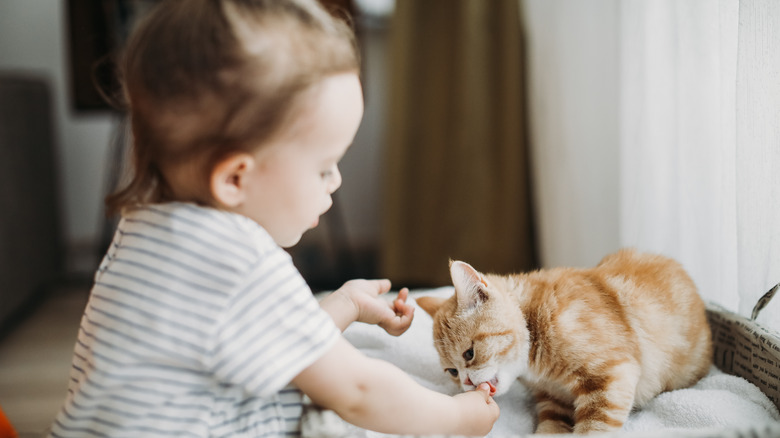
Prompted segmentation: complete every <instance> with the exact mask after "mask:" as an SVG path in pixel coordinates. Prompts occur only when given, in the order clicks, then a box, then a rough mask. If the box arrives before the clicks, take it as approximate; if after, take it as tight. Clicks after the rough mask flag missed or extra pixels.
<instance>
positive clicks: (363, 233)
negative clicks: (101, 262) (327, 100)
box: [0, 0, 387, 273]
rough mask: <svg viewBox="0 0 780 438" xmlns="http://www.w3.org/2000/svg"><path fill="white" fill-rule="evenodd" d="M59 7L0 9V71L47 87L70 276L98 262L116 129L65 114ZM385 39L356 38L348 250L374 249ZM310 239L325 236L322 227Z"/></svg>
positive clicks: (379, 35) (107, 120)
mask: <svg viewBox="0 0 780 438" xmlns="http://www.w3.org/2000/svg"><path fill="white" fill-rule="evenodd" d="M66 6H67V3H66V1H65V0H49V1H43V0H34V1H31V0H2V1H0V69H2V70H12V71H21V72H26V73H30V74H34V75H36V76H42V77H44V78H47V79H48V80H49V81H50V83H51V86H52V92H53V102H54V106H55V108H54V111H55V117H54V121H55V127H54V131H55V137H56V143H57V144H56V148H57V156H58V157H57V159H58V161H57V163H58V173H59V174H58V175H57V178H58V180H59V184H58V190H59V191H60V193H59V196H60V199H61V208H62V213H61V217H62V220H63V224H62V232H63V235H64V239H65V245H66V247H67V248H68V250H69V257H68V265H69V269H70V270H71V271H77V272H84V273H91V271H92V270H93V269H94V263H96V259H95V258H96V257H97V256H98V254H97V252H96V251H97V246H98V244H99V243H100V237H101V234H100V233H101V227H102V226H103V222H102V218H103V213H102V208H103V197H104V196H105V190H106V189H105V186H106V183H105V181H106V179H107V177H108V175H106V169H107V168H108V160H109V159H110V157H109V152H110V143H111V138H112V135H113V131H114V129H115V126H116V125H117V121H116V120H113V119H112V117H111V116H110V115H109V114H105V113H91V114H89V113H88V114H82V113H76V112H75V111H74V110H73V109H72V105H71V100H70V88H69V76H68V75H69V66H68V29H67V8H66ZM386 34H387V30H386V29H384V28H382V27H381V26H379V27H374V28H370V29H366V30H365V32H364V38H363V48H364V50H363V56H364V69H365V73H364V80H365V84H364V85H365V96H366V111H365V117H364V120H363V124H362V125H361V127H360V130H359V132H358V134H357V137H356V139H355V142H354V146H353V147H352V149H351V150H350V152H349V153H348V154H347V156H345V158H344V160H343V161H342V163H341V170H342V174H343V177H344V185H343V187H342V189H341V190H340V191H339V195H338V202H339V208H340V209H341V213H342V216H343V223H344V225H345V226H346V228H347V230H348V235H347V237H348V238H349V243H350V245H351V246H352V247H357V248H368V247H371V246H375V245H376V244H377V242H378V239H379V237H378V235H379V226H380V225H379V223H380V217H381V211H380V208H381V202H380V199H379V198H380V194H381V185H380V181H381V159H382V148H383V143H384V139H383V136H384V128H383V126H384V125H383V118H384V106H383V104H384V101H385V95H384V90H385V87H384V81H385V79H384V69H385V66H384V52H385V50H384V46H385V44H386ZM20 184H23V181H20ZM318 232H319V233H321V234H328V232H329V231H328V229H327V227H322V230H318ZM327 237H328V236H325V238H327ZM311 240H314V241H316V240H317V236H314V237H312V239H311Z"/></svg>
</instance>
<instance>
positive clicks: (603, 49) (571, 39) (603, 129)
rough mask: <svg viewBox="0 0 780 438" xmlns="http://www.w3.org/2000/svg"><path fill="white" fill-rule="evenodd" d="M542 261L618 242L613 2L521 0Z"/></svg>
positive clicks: (579, 256)
mask: <svg viewBox="0 0 780 438" xmlns="http://www.w3.org/2000/svg"><path fill="white" fill-rule="evenodd" d="M521 6H522V12H521V14H522V19H523V24H524V28H525V32H526V34H525V42H526V47H527V56H528V64H527V65H528V69H529V70H528V81H529V83H528V89H529V93H530V96H529V99H530V102H529V115H530V130H531V143H532V145H533V147H532V152H531V155H532V163H533V172H534V196H535V202H536V208H537V214H536V218H537V230H538V240H537V242H538V246H539V255H540V258H541V263H542V265H543V266H592V265H595V264H596V263H597V262H598V261H599V260H600V259H601V258H602V257H603V256H604V255H605V254H608V253H609V252H612V251H614V250H615V249H617V248H618V247H619V236H620V235H619V220H618V218H619V214H618V213H619V211H618V208H619V193H620V192H619V169H618V166H619V154H618V144H619V130H618V106H619V96H618V80H619V77H618V71H619V70H618V46H617V41H618V38H617V36H618V2H617V0H592V1H588V2H583V1H578V0H557V1H548V0H521Z"/></svg>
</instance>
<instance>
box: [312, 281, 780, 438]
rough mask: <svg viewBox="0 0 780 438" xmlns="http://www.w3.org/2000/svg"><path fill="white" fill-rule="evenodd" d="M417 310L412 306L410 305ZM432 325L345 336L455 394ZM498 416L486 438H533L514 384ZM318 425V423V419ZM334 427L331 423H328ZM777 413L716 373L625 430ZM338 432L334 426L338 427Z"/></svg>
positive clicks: (719, 424)
mask: <svg viewBox="0 0 780 438" xmlns="http://www.w3.org/2000/svg"><path fill="white" fill-rule="evenodd" d="M452 293H454V290H453V288H452V287H443V288H438V289H427V290H418V291H415V292H413V293H411V294H410V297H411V299H410V301H411V302H414V298H416V297H420V296H428V295H431V296H440V297H448V296H450V295H451V294H452ZM414 305H415V306H416V303H414ZM432 325H433V321H432V319H431V317H430V316H429V315H428V314H427V313H426V312H425V311H424V310H422V309H421V308H419V307H418V308H417V309H415V316H414V321H413V322H412V325H411V327H410V328H409V330H407V332H406V333H404V334H403V335H401V336H399V337H393V336H390V335H388V334H387V333H385V332H384V330H382V329H381V328H379V327H377V326H372V325H366V324H352V326H350V327H349V328H348V329H347V330H346V331H345V332H344V336H345V337H346V338H347V339H348V340H349V341H350V342H351V343H352V344H353V345H354V346H355V347H357V348H358V349H360V350H361V351H363V352H364V353H365V354H366V355H368V356H371V357H375V358H380V359H384V360H386V361H388V362H391V363H393V364H395V365H396V366H398V367H400V368H401V369H403V370H405V371H406V372H407V373H408V374H410V375H411V376H412V377H413V378H414V379H415V380H417V381H418V382H419V383H420V384H422V385H424V386H426V387H428V388H431V389H433V390H436V391H439V392H442V393H447V394H456V393H458V392H459V389H458V388H457V387H456V385H455V384H454V383H453V382H452V381H451V380H450V379H449V377H447V376H446V375H445V373H444V371H443V370H442V369H441V366H440V365H439V358H438V355H437V353H436V350H435V348H434V347H433V336H432ZM496 401H497V402H498V404H499V406H500V408H501V416H500V418H499V420H498V421H497V422H496V424H495V425H494V427H493V430H492V432H491V433H490V434H489V435H488V436H490V437H506V436H517V435H526V434H531V433H533V429H534V422H535V418H534V410H533V403H532V401H531V398H530V395H529V393H528V391H527V390H526V389H525V388H524V387H523V386H522V385H521V384H520V383H516V384H515V386H514V387H513V388H512V390H511V391H510V392H509V393H507V394H505V395H502V396H500V397H497V398H496ZM307 421H309V420H307V419H306V418H305V419H304V427H311V428H314V429H319V432H320V433H323V432H325V431H324V430H322V429H323V428H327V426H326V425H324V424H314V421H311V423H312V424H306V422H307ZM317 421H321V420H317ZM328 421H329V422H331V423H332V422H333V419H332V418H331V419H330V420H328ZM778 421H780V414H779V413H778V410H777V408H776V407H775V406H774V404H772V402H771V401H770V400H769V399H768V398H767V397H766V396H765V395H764V394H763V393H762V392H761V391H760V390H759V389H758V388H757V387H755V386H754V385H753V384H751V383H750V382H748V381H747V380H745V379H743V378H741V377H736V376H731V375H728V374H725V373H723V372H721V371H719V370H718V369H717V368H714V367H713V369H712V370H711V371H710V373H709V375H707V376H706V377H705V378H704V379H702V380H701V381H700V382H699V383H697V384H696V385H695V386H693V387H691V388H687V389H682V390H677V391H672V392H667V393H663V394H661V395H659V396H658V397H656V398H655V399H654V400H653V401H651V402H650V403H649V405H647V406H645V407H644V408H643V409H642V410H639V411H635V412H633V413H632V414H631V415H630V417H629V419H628V422H627V423H626V424H625V425H624V427H623V430H624V431H631V432H639V431H656V432H657V431H659V430H664V429H666V430H669V429H710V430H711V429H732V428H733V429H742V428H748V427H753V428H755V427H756V426H759V425H762V424H772V425H776V424H777V423H778ZM336 429H338V427H337V428H336ZM347 432H348V435H350V436H365V437H384V436H387V435H384V434H380V433H376V432H369V431H363V430H359V429H356V428H353V427H351V426H347V429H346V430H345V429H341V431H339V432H337V435H342V436H343V435H344V434H345V433H347Z"/></svg>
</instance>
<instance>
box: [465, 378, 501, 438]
mask: <svg viewBox="0 0 780 438" xmlns="http://www.w3.org/2000/svg"><path fill="white" fill-rule="evenodd" d="M454 398H455V400H456V401H457V402H458V412H459V418H460V419H461V425H460V430H461V432H459V433H461V434H463V435H469V436H482V435H487V434H488V433H489V432H490V430H491V429H492V428H493V424H494V423H495V422H496V420H498V415H499V414H500V410H499V408H498V404H496V401H495V400H493V397H491V396H490V386H488V384H487V383H481V384H480V385H479V386H478V387H477V389H475V390H474V391H469V392H464V393H460V394H458V395H456V396H455V397H454Z"/></svg>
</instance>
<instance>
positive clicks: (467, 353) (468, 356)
mask: <svg viewBox="0 0 780 438" xmlns="http://www.w3.org/2000/svg"><path fill="white" fill-rule="evenodd" d="M463 358H464V359H466V362H468V361H470V360H471V359H474V347H471V348H469V349H468V350H466V351H464V352H463Z"/></svg>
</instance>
